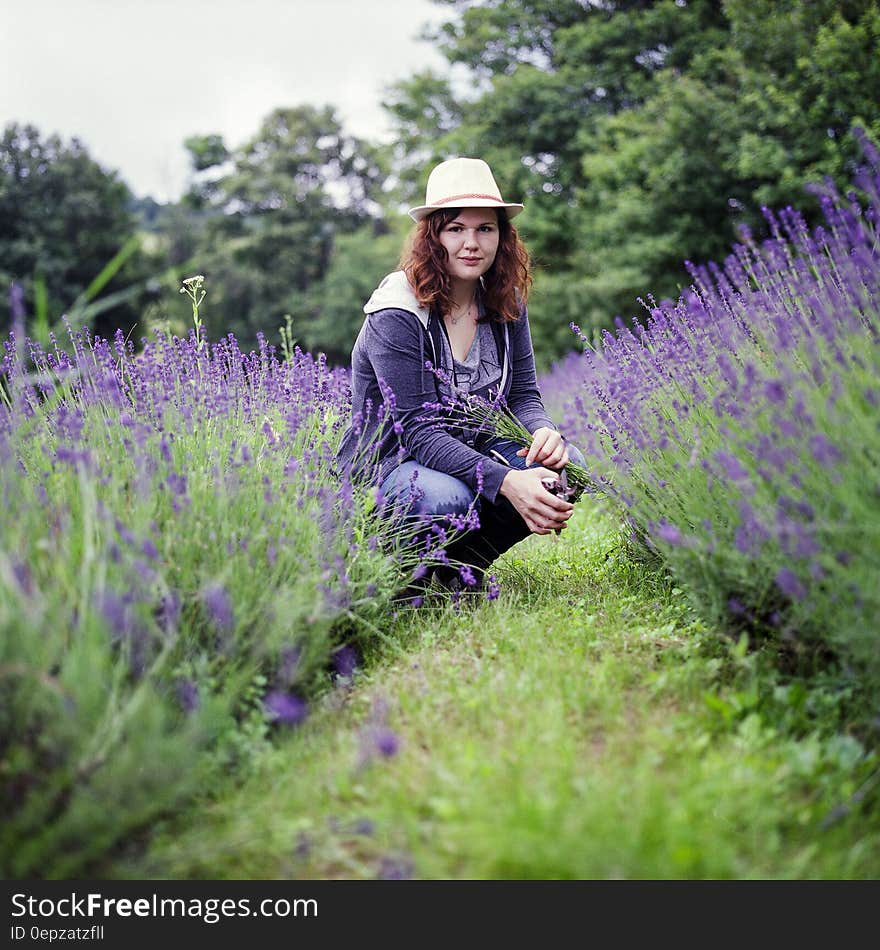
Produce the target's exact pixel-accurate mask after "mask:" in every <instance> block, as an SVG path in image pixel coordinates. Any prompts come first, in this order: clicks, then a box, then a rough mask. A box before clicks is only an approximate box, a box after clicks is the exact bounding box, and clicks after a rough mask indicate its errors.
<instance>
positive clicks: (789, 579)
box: [776, 567, 807, 600]
mask: <svg viewBox="0 0 880 950" xmlns="http://www.w3.org/2000/svg"><path fill="white" fill-rule="evenodd" d="M776 586H777V587H778V588H779V589H780V590H781V591H782V593H783V594H785V596H786V597H790V598H791V599H792V600H803V599H804V597H806V596H807V589H806V588H805V587H804V585H803V584H802V583H801V582H800V580H799V579H798V576H797V574H795V573H794V571H790V570H789V569H788V568H787V567H783V568H782V569H781V570H779V571H778V572H777V574H776Z"/></svg>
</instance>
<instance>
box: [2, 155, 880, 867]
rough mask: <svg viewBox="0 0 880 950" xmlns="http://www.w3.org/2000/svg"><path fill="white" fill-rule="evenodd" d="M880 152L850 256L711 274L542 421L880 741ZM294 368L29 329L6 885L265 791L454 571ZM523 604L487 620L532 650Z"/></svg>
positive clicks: (318, 387)
mask: <svg viewBox="0 0 880 950" xmlns="http://www.w3.org/2000/svg"><path fill="white" fill-rule="evenodd" d="M865 150H866V157H867V159H868V162H869V166H870V167H868V168H866V169H865V170H864V171H863V172H862V173H861V174H860V175H859V177H858V178H857V180H856V181H855V183H854V191H853V194H852V195H850V196H845V197H840V196H836V195H833V194H831V193H829V194H827V196H826V197H825V199H824V205H823V206H824V210H825V217H826V222H825V224H824V225H823V226H822V227H819V228H815V229H812V230H811V229H808V228H807V226H806V225H805V224H804V223H803V221H802V220H801V218H800V216H799V215H798V213H797V212H796V211H794V210H793V209H784V210H782V211H780V212H779V213H778V214H773V213H771V212H770V211H768V212H767V219H768V222H769V224H770V226H771V228H772V236H771V238H769V239H768V240H763V241H760V242H759V241H756V240H753V239H751V238H750V237H749V236H748V235H744V236H743V241H742V243H741V244H740V245H738V246H737V247H736V248H735V249H734V253H732V254H731V256H730V257H729V258H728V260H727V261H725V262H724V264H723V265H714V264H709V265H707V266H693V267H692V276H693V286H692V287H691V288H690V289H689V290H688V291H687V292H686V293H685V294H684V295H683V296H682V298H681V299H680V300H679V301H676V302H673V301H660V302H656V301H653V300H651V299H650V298H649V301H648V309H649V314H648V316H647V317H646V318H645V319H644V320H643V321H642V322H637V323H636V324H635V325H634V326H632V327H628V326H626V325H624V324H622V323H621V324H620V326H619V327H618V329H617V331H616V332H615V333H611V332H609V333H606V334H605V336H604V338H603V340H602V341H601V344H600V345H597V346H587V347H586V348H585V350H584V352H583V353H575V354H572V355H571V356H570V357H569V358H568V359H567V360H566V361H565V362H564V363H561V364H559V365H558V366H556V367H555V369H554V370H553V371H552V372H551V373H550V374H549V375H547V376H546V377H545V378H544V379H543V382H542V391H543V392H544V394H545V398H546V401H547V403H548V406H550V407H551V411H552V412H555V415H556V418H557V419H559V421H560V423H561V427H562V429H563V431H564V432H565V433H566V435H567V436H568V437H569V438H570V439H571V440H572V441H574V442H575V443H576V444H578V445H579V446H580V447H581V448H582V449H583V450H584V452H585V454H586V455H587V459H588V463H589V482H590V486H591V492H593V493H594V495H595V498H592V497H591V495H590V494H588V495H586V496H585V498H584V500H583V501H582V502H581V504H583V505H592V504H593V501H594V500H595V501H596V502H597V503H599V504H600V505H602V506H604V507H605V508H606V510H607V511H609V512H611V514H612V517H613V518H615V519H617V520H618V521H619V522H620V523H622V524H623V525H625V527H626V533H627V535H628V538H629V540H628V546H627V547H626V548H625V550H624V551H623V552H622V554H621V557H625V558H627V559H629V561H630V562H631V563H632V564H645V563H647V564H648V565H649V569H650V570H652V571H654V572H655V573H658V574H660V573H662V572H667V573H668V575H669V576H670V577H671V578H673V579H674V582H675V583H676V584H677V585H679V588H680V589H681V590H682V591H683V592H684V596H685V597H686V598H687V600H688V602H689V605H690V608H689V609H691V610H692V611H693V612H694V615H695V616H697V617H699V618H701V620H702V622H703V624H704V625H705V626H704V629H707V630H709V634H708V638H709V639H712V638H714V639H717V640H718V641H719V642H721V641H729V640H731V639H732V640H733V641H737V640H739V641H740V642H741V643H742V649H743V650H747V649H749V648H751V647H758V646H760V645H762V644H766V643H768V642H769V643H770V644H772V645H773V647H774V648H775V650H776V651H777V654H778V662H779V665H780V668H781V669H782V670H784V671H785V672H786V674H787V675H793V676H794V675H797V676H801V677H809V676H810V675H812V674H816V673H821V672H823V671H827V670H831V669H833V670H835V671H836V676H837V680H836V682H838V683H842V684H845V688H846V691H847V695H848V696H851V695H856V696H857V697H858V702H859V703H861V709H863V710H864V720H865V722H867V721H869V720H871V719H872V718H873V717H874V716H875V715H876V709H877V702H878V697H880V649H878V617H880V583H878V576H880V349H878V335H880V236H878V215H880V161H878V156H877V155H876V153H875V152H874V151H873V150H872V149H871V147H870V145H869V144H868V143H865ZM284 342H285V346H284V347H283V348H282V350H281V351H280V352H279V351H278V350H277V349H276V348H274V347H273V346H270V345H269V344H268V343H267V342H266V341H265V339H262V338H261V340H260V346H259V349H258V350H255V351H253V352H249V353H245V352H242V351H241V349H240V348H239V346H238V344H237V342H236V340H235V338H234V337H231V336H230V337H227V338H225V339H221V340H218V341H216V342H209V341H206V340H205V339H204V337H203V335H202V333H201V327H200V324H199V322H198V318H197V314H196V322H195V327H194V329H193V330H192V331H191V332H190V334H189V335H188V336H187V337H185V338H180V337H176V336H171V335H163V334H161V333H157V334H156V335H155V336H154V337H153V338H152V339H144V340H141V341H139V343H138V345H137V346H136V345H134V343H133V342H132V341H130V340H126V339H124V337H123V335H122V334H121V333H119V334H117V336H116V337H115V338H114V339H113V340H104V339H99V338H94V337H92V336H90V335H89V333H88V332H85V331H79V330H75V329H73V328H70V329H69V332H68V334H67V337H66V338H65V339H63V340H61V339H59V340H56V339H55V338H54V337H52V338H51V339H50V340H49V341H48V344H46V345H41V344H40V343H38V342H36V341H35V340H33V339H31V338H29V337H28V335H27V332H26V328H25V315H24V314H22V313H20V312H19V314H18V325H17V326H16V328H15V329H14V332H13V333H12V334H11V335H10V337H9V338H8V339H7V340H6V342H5V345H4V355H3V361H2V364H0V396H2V406H0V480H2V493H3V498H2V504H3V518H2V529H0V651H2V652H0V717H2V725H3V728H2V736H3V740H2V743H3V746H2V768H3V774H2V778H0V803H2V808H3V812H4V816H5V818H4V823H3V830H2V845H0V866H2V869H3V873H4V876H6V877H12V878H21V877H28V876H35V877H56V878H65V877H68V878H69V877H75V876H88V875H89V873H92V872H93V871H94V869H95V868H97V867H101V866H103V865H102V863H103V862H105V861H106V860H107V859H108V857H111V856H112V855H113V854H114V853H115V851H116V850H117V849H119V848H121V847H123V846H126V847H130V846H132V843H133V842H138V841H140V840H148V839H149V836H150V834H151V833H152V830H153V828H154V827H155V826H156V824H157V822H161V821H163V820H166V819H170V818H173V817H174V816H176V815H179V814H180V813H181V812H182V810H184V809H185V808H186V807H187V805H188V803H189V802H191V801H192V800H193V799H195V798H197V797H198V796H199V794H204V790H205V789H206V788H212V787H213V786H215V785H220V784H222V783H224V782H228V781H230V779H232V780H233V781H235V780H236V777H244V776H247V774H248V772H249V769H250V767H251V765H252V763H253V762H254V761H256V760H257V759H258V758H259V757H260V756H261V755H262V754H263V753H264V752H265V750H266V749H267V748H269V747H271V745H272V743H273V741H274V738H275V736H276V735H277V732H278V730H279V729H280V728H281V727H297V726H299V725H301V724H302V723H304V722H306V721H307V720H308V719H309V716H310V714H311V709H312V706H313V703H314V702H315V701H316V700H318V699H320V697H321V696H322V695H324V694H325V693H326V691H327V690H328V689H329V688H331V687H332V686H333V685H334V684H335V683H338V682H339V681H340V680H341V681H349V680H350V678H351V675H352V671H353V669H354V667H355V664H356V662H358V652H357V651H358V650H359V649H360V648H362V647H363V646H364V645H369V644H370V643H374V644H381V645H382V646H383V649H385V648H388V644H387V643H386V642H385V641H386V639H387V636H388V634H387V630H388V629H389V624H390V623H391V621H392V620H393V618H394V617H395V615H396V613H397V612H399V608H398V607H397V606H396V604H395V602H394V595H395V593H396V592H397V591H398V590H399V589H400V588H401V586H403V585H404V584H405V583H406V582H407V581H408V580H409V579H410V578H411V577H412V576H413V574H416V575H418V574H419V572H420V571H421V570H422V569H423V568H422V567H420V565H421V563H422V560H423V559H424V557H425V556H426V552H425V551H424V550H423V549H419V548H418V547H414V546H413V545H411V544H409V543H408V542H409V541H410V540H411V538H412V534H411V532H410V534H407V533H405V532H404V531H403V530H402V529H401V528H400V527H395V525H396V524H397V522H396V521H393V520H392V519H391V518H389V517H388V514H387V512H385V511H384V510H383V509H381V508H377V507H376V498H375V496H374V495H373V493H372V492H371V491H369V490H367V489H365V488H363V487H360V486H358V485H356V484H353V483H352V482H351V481H350V480H349V478H348V476H347V475H346V473H340V472H337V471H335V470H334V466H333V457H334V453H335V450H336V447H337V445H338V441H339V438H340V436H341V432H342V430H343V428H344V426H345V425H346V424H347V422H348V415H349V405H348V384H347V376H346V373H345V371H343V370H339V369H333V368H331V367H328V366H327V365H326V362H325V360H324V358H323V356H314V355H312V354H310V353H306V352H302V351H301V350H300V349H298V348H292V347H290V346H289V345H288V344H289V340H285V341H284ZM585 342H586V341H585ZM375 411H376V412H377V413H383V412H384V413H386V414H390V407H389V405H386V406H384V407H375ZM369 450H370V447H369V446H364V451H365V452H366V453H369ZM453 529H454V526H453ZM448 537H449V536H448V535H447V534H445V533H444V531H443V530H438V531H437V532H435V534H434V544H435V545H436V544H443V543H445V542H446V540H448ZM434 553H435V554H436V552H434ZM593 556H594V552H592V551H587V550H586V549H585V550H584V551H583V558H584V560H585V561H586V560H587V558H588V557H593ZM609 556H610V555H609ZM548 563H549V561H548ZM661 569H662V570H661ZM547 570H549V567H548V568H547ZM679 588H676V589H679ZM497 594H498V590H497V588H496V587H494V586H493V587H492V588H491V590H490V596H489V599H488V600H486V599H485V598H483V600H482V602H481V604H480V605H479V609H483V610H485V609H492V610H495V611H498V612H499V616H501V617H502V619H503V618H504V616H506V615H505V614H504V611H505V610H506V609H508V608H506V607H505V602H504V598H503V596H502V597H501V598H499V597H498V596H497ZM627 596H632V595H631V594H628V595H627ZM653 596H657V595H655V594H652V597H653ZM454 607H455V609H456V610H460V609H461V606H460V605H458V604H456V605H454ZM743 634H745V635H746V638H745V639H744V640H741V639H740V638H741V637H742V635H743ZM395 649H399V647H395ZM561 672H562V673H564V674H565V676H567V677H574V678H577V677H578V676H580V675H581V673H582V671H581V670H577V669H571V670H563V671H561ZM841 689H843V687H841ZM475 702H476V700H475ZM390 741H391V740H389V742H390ZM396 741H397V740H396V739H394V750H393V752H395V753H396V750H397V745H396ZM389 748H390V747H389ZM384 754H385V753H383V755H384Z"/></svg>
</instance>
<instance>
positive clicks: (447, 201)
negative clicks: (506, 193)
mask: <svg viewBox="0 0 880 950" xmlns="http://www.w3.org/2000/svg"><path fill="white" fill-rule="evenodd" d="M462 198H483V199H484V200H486V201H497V202H498V204H500V205H503V204H504V201H503V200H502V199H501V198H499V197H498V196H497V195H478V194H472V195H451V196H450V197H449V198H440V199H438V200H437V201H432V202H430V203H431V204H432V205H448V204H450V203H451V202H453V201H460V200H461V199H462Z"/></svg>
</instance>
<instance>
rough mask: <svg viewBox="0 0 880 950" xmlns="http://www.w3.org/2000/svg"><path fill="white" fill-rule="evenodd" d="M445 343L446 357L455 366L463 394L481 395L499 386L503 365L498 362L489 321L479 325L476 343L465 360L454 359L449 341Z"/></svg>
mask: <svg viewBox="0 0 880 950" xmlns="http://www.w3.org/2000/svg"><path fill="white" fill-rule="evenodd" d="M444 339H445V338H444ZM445 342H446V348H447V354H446V355H447V357H448V359H449V361H450V362H452V363H453V365H454V366H455V380H456V383H457V385H458V388H459V389H460V390H462V392H466V393H479V392H480V391H481V390H485V389H487V388H488V387H489V386H493V387H497V386H498V383H499V381H500V379H501V364H500V363H499V361H498V347H497V346H496V345H495V337H494V335H493V333H492V327H491V325H490V324H489V321H488V320H487V321H485V322H484V323H478V324H477V332H476V333H475V334H474V341H473V343H471V348H470V349H469V350H468V352H467V356H465V358H464V360H461V361H459V360H456V359H454V357H453V355H452V348H451V347H450V346H449V340H448V339H447V340H445Z"/></svg>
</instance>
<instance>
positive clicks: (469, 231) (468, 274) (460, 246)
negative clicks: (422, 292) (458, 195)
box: [439, 208, 498, 281]
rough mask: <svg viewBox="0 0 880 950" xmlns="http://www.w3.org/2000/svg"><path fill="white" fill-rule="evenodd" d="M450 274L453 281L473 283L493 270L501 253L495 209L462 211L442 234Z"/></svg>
mask: <svg viewBox="0 0 880 950" xmlns="http://www.w3.org/2000/svg"><path fill="white" fill-rule="evenodd" d="M439 236H440V243H441V244H442V245H443V247H445V248H446V254H447V261H446V270H447V272H448V273H449V276H450V277H452V278H453V280H467V281H473V280H476V279H477V278H478V277H482V276H483V274H485V273H486V271H487V270H489V268H490V267H491V266H492V262H493V261H494V260H495V254H496V253H497V252H498V215H497V212H496V211H495V210H494V208H462V210H461V211H459V212H458V214H456V216H455V217H454V218H453V219H452V220H451V221H450V222H449V223H448V224H447V225H446V226H445V227H444V228H443V229H442V230H441V231H440V235H439Z"/></svg>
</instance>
